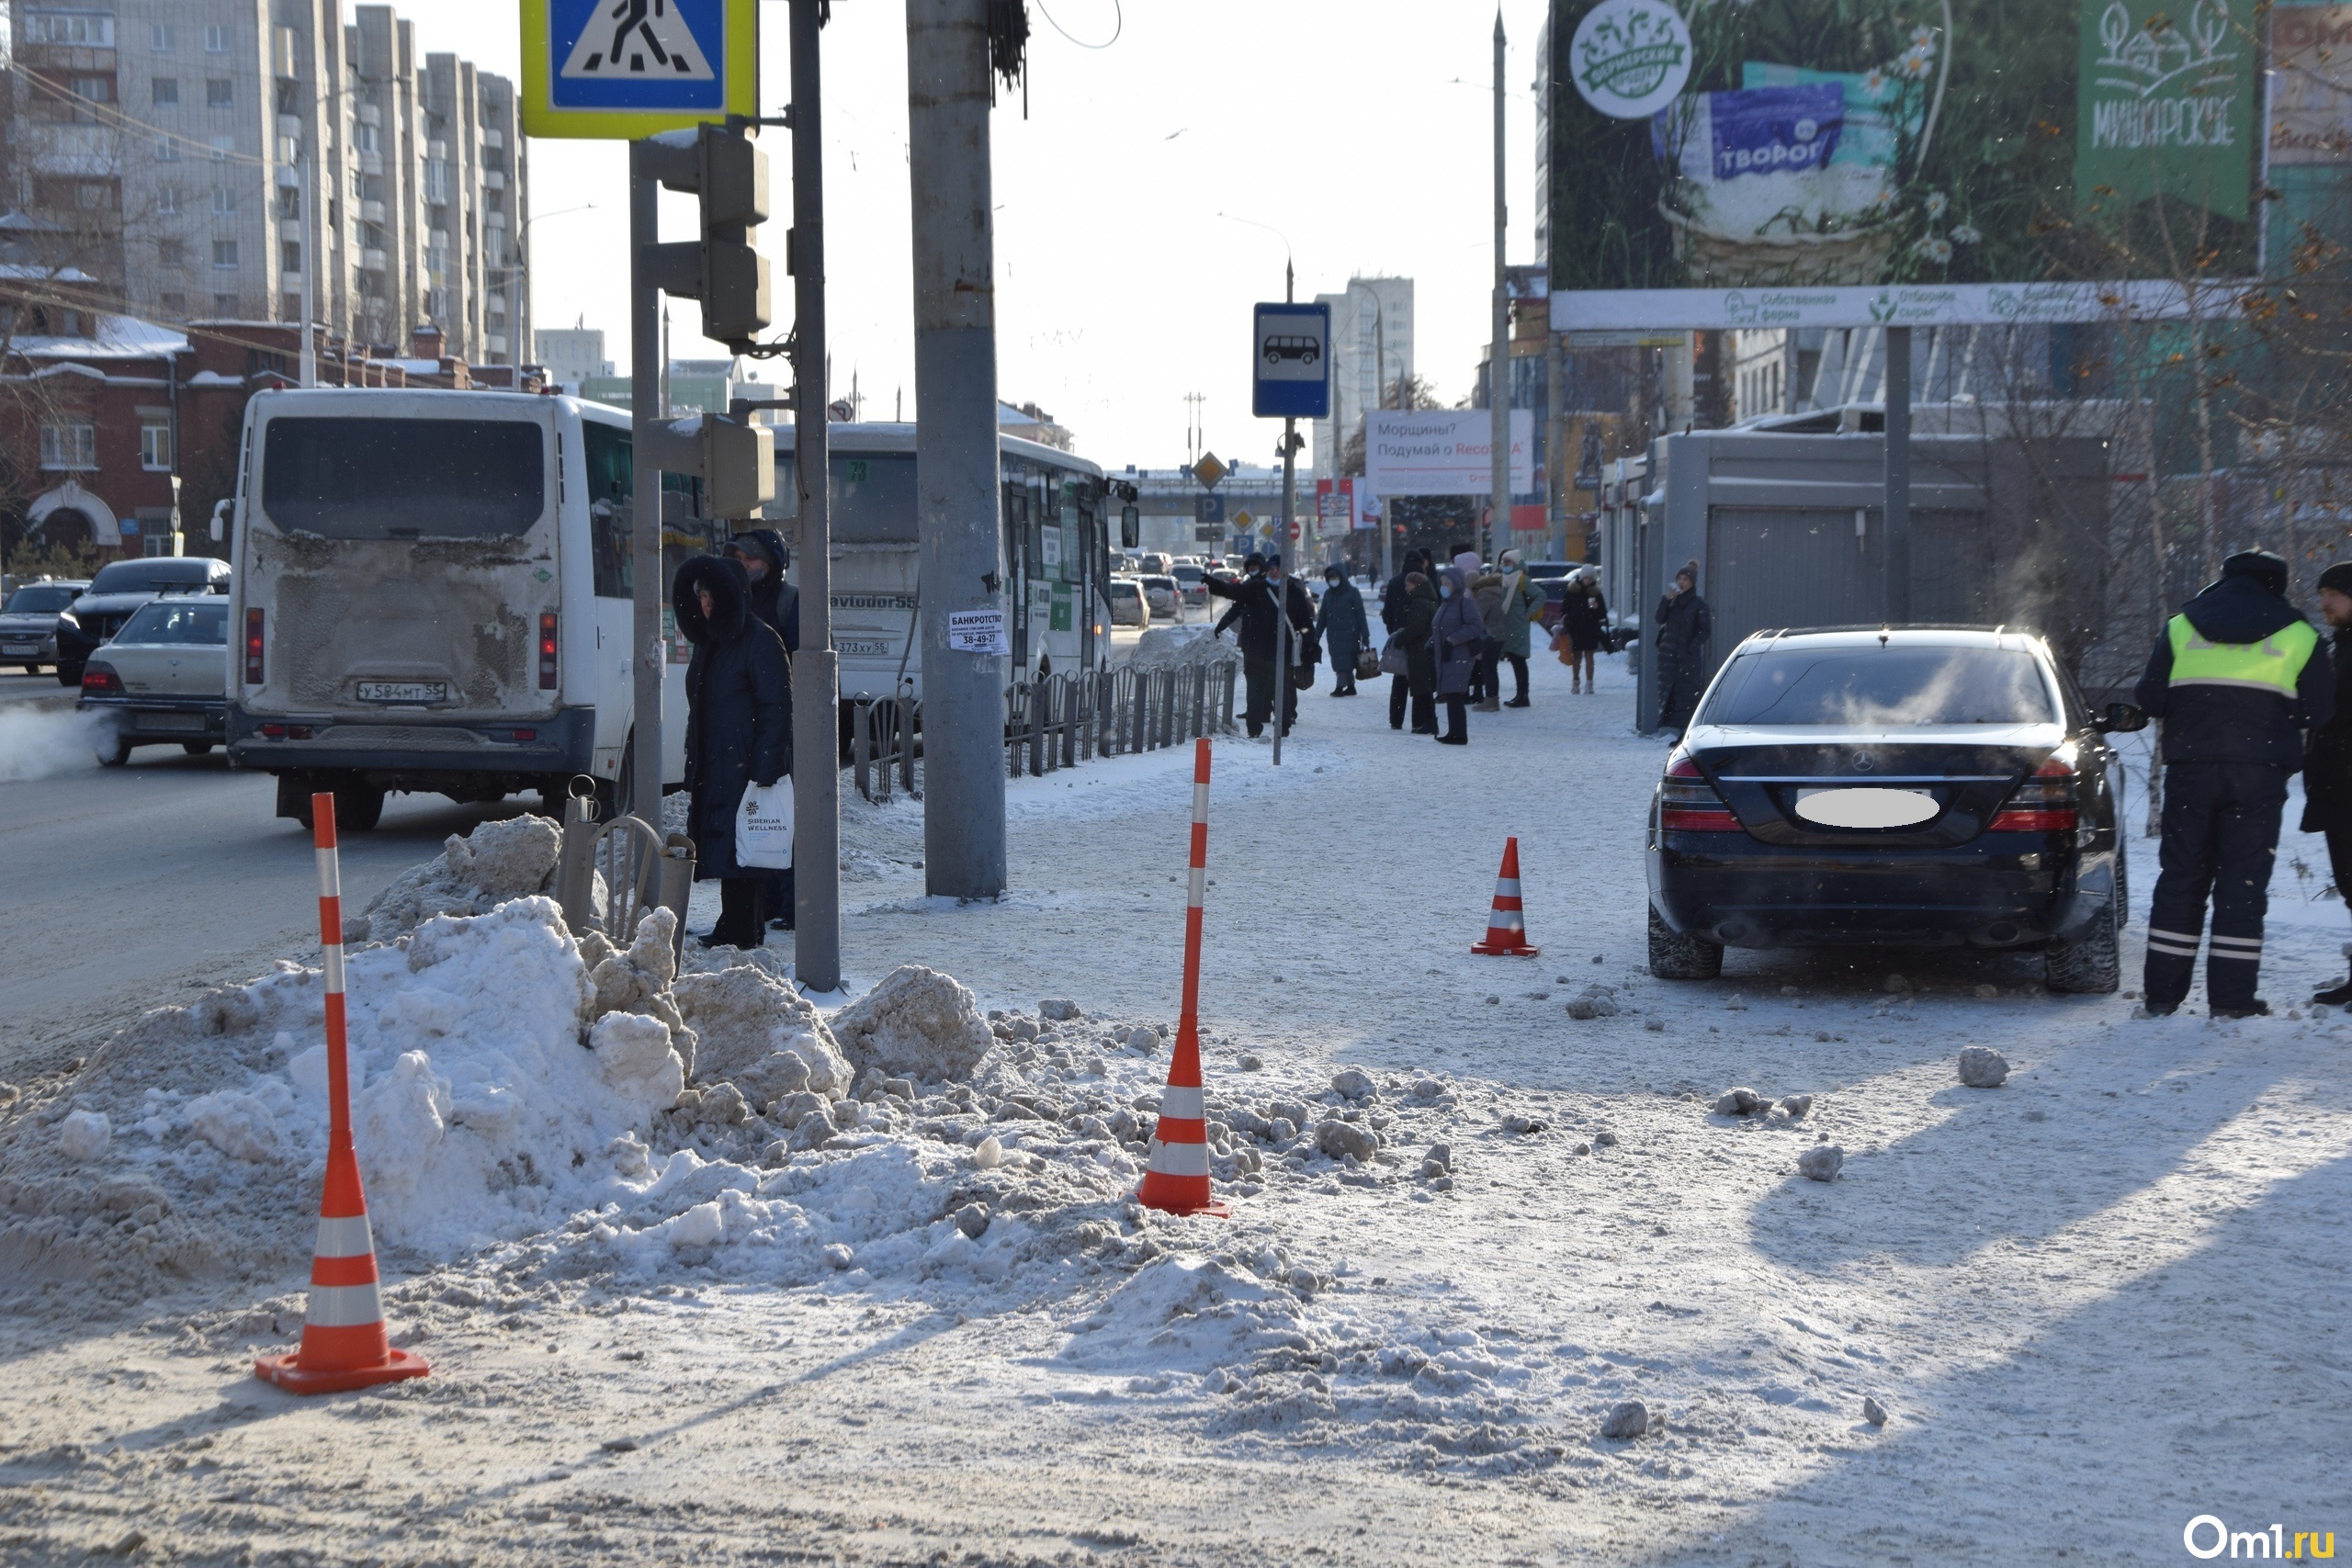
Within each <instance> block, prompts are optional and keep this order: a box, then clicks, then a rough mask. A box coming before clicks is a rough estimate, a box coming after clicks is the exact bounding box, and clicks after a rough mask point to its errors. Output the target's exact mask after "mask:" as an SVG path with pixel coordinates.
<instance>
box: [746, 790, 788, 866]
mask: <svg viewBox="0 0 2352 1568" xmlns="http://www.w3.org/2000/svg"><path fill="white" fill-rule="evenodd" d="M735 863H736V864H737V865H739V866H741V867H743V868H744V869H745V870H748V871H790V870H791V869H792V775H791V774H789V773H786V775H785V776H784V777H782V778H780V779H778V780H776V781H775V783H774V784H768V785H766V786H764V787H763V786H761V785H759V784H745V785H744V786H743V804H742V805H741V806H739V807H736V808H735Z"/></svg>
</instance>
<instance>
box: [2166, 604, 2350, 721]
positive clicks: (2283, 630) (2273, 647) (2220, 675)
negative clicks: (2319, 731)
mask: <svg viewBox="0 0 2352 1568" xmlns="http://www.w3.org/2000/svg"><path fill="white" fill-rule="evenodd" d="M2165 636H2166V637H2169V638H2170V639H2171V642H2172V680H2171V682H2170V684H2171V685H2173V686H2176V687H2178V686H2237V687H2243V688H2245V689H2246V690H2249V691H2256V692H2271V693H2275V694H2277V695H2278V696H2282V697H2285V698H2286V699H2287V700H2288V701H2290V702H2292V701H2294V698H2295V682H2297V681H2298V680H2299V679H2301V676H2302V673H2303V666H2304V665H2306V664H2308V663H2310V662H2311V657H2312V652H2313V650H2315V649H2317V648H2318V647H2319V633H2318V632H2316V631H2314V630H2312V625H2311V623H2310V622H2309V621H2293V622H2290V623H2289V624H2288V625H2286V626H2280V627H2279V628H2278V630H2277V631H2275V632H2272V633H2271V634H2270V635H2269V636H2268V637H2264V638H2263V639H2262V640H2261V641H2260V642H2214V641H2211V640H2210V639H2209V638H2207V637H2204V636H2202V635H2200V634H2199V632H2198V630H2197V628H2196V627H2195V626H2190V625H2189V624H2188V616H2187V615H2175V616H2174V617H2173V618H2172V619H2171V621H2170V622H2168V623H2167V624H2166V626H2165Z"/></svg>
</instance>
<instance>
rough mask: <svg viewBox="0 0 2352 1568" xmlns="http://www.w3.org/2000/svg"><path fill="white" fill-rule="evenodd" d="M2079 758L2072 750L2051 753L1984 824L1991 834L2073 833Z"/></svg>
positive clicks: (2076, 818) (2075, 819) (2076, 819)
mask: <svg viewBox="0 0 2352 1568" xmlns="http://www.w3.org/2000/svg"><path fill="white" fill-rule="evenodd" d="M2075 782H2076V775H2075V759H2074V757H2073V755H2072V754H2071V752H2069V751H2067V750H2059V751H2054V752H2052V753H2051V756H2050V760H2049V761H2045V762H2043V763H2042V764H2041V766H2040V767H2038V768H2036V769H2034V770H2033V772H2032V773H2030V775H2028V777H2027V778H2026V781H2025V782H2024V783H2023V784H2019V785H2018V787H2017V793H2016V794H2014V795H2010V796H2009V800H2008V804H2007V805H2006V806H2004V807H2001V809H2000V810H1999V811H1997V812H1996V813H1994V815H1993V820H1991V821H1990V822H1987V823H1986V824H1985V831H1986V832H1988V833H2071V832H2073V831H2074V830H2075V823H2076V822H2077V821H2078V820H2079V818H2078V817H2077V816H2076V813H2075V806H2076V798H2075Z"/></svg>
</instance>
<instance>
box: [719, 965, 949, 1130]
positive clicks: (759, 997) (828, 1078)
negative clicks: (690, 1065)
mask: <svg viewBox="0 0 2352 1568" xmlns="http://www.w3.org/2000/svg"><path fill="white" fill-rule="evenodd" d="M951 983H952V982H951ZM673 993H674V994H675V996H676V998H677V1004H678V1010H679V1011H680V1012H681V1013H683V1014H684V1019H685V1021H686V1022H687V1023H688V1024H690V1025H691V1026H692V1027H693V1030H694V1033H695V1039H696V1042H697V1043H696V1045H695V1053H694V1070H695V1077H697V1078H700V1079H702V1080H704V1081H707V1082H709V1083H714V1084H717V1083H731V1084H733V1085H735V1086H736V1087H737V1088H738V1089H741V1091H742V1093H743V1096H744V1098H745V1099H746V1100H748V1101H749V1102H751V1103H752V1104H753V1105H756V1106H762V1107H764V1106H766V1105H768V1104H769V1103H770V1102H772V1101H774V1100H778V1099H780V1098H782V1097H783V1096H785V1095H787V1094H797V1093H802V1092H808V1093H814V1094H819V1095H824V1096H827V1097H832V1098H838V1097H839V1096H841V1095H842V1094H846V1093H847V1092H848V1091H849V1088H850V1065H849V1063H848V1062H847V1061H846V1060H845V1059H844V1058H843V1057H842V1048H841V1047H840V1045H838V1044H836V1043H834V1039H833V1032H832V1031H831V1030H829V1029H827V1028H826V1027H825V1021H824V1020H823V1019H822V1018H820V1017H819V1016H818V1013H817V1010H816V1009H815V1008H813V1007H811V1006H810V1005H809V1002H808V1000H807V998H804V997H802V996H801V995H800V993H799V992H797V991H796V990H794V989H793V988H792V987H790V986H788V985H786V984H785V983H784V982H783V981H782V980H780V979H778V978H776V977H775V976H773V975H771V974H769V973H767V972H766V971H765V970H763V969H761V968H758V967H755V966H753V965H751V964H741V965H738V966H735V967H732V968H727V969H719V970H716V971H711V972H708V973H704V974H696V975H688V976H684V977H682V978H680V979H679V980H678V981H677V982H676V983H675V985H674V986H673Z"/></svg>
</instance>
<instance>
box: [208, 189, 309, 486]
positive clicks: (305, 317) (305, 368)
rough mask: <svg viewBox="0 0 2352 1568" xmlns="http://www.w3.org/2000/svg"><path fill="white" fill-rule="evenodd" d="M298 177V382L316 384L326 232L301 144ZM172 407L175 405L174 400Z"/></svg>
mask: <svg viewBox="0 0 2352 1568" xmlns="http://www.w3.org/2000/svg"><path fill="white" fill-rule="evenodd" d="M301 165H302V167H301V179H302V361H301V371H302V385H304V386H305V387H315V386H317V385H318V384H319V349H318V344H316V343H314V342H313V341H312V340H311V321H313V320H314V319H316V317H317V315H318V306H317V304H316V302H315V301H314V299H313V298H312V296H311V278H313V277H315V276H318V270H319V269H318V261H319V242H320V241H322V240H323V239H325V238H326V236H325V234H323V233H322V232H321V231H320V230H319V225H318V220H317V216H316V214H315V213H313V212H312V210H311V150H310V148H309V147H308V146H307V145H305V146H304V147H303V149H302V156H301ZM173 406H174V408H175V409H176V408H177V406H178V405H177V403H176V402H175V404H174V405H173ZM172 454H173V461H174V462H177V461H178V460H179V459H178V455H179V448H178V447H177V446H174V447H173V448H172Z"/></svg>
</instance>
